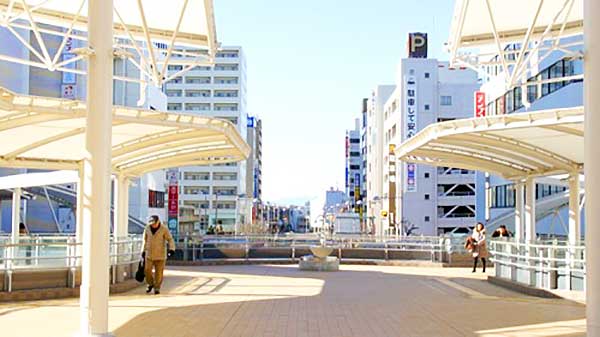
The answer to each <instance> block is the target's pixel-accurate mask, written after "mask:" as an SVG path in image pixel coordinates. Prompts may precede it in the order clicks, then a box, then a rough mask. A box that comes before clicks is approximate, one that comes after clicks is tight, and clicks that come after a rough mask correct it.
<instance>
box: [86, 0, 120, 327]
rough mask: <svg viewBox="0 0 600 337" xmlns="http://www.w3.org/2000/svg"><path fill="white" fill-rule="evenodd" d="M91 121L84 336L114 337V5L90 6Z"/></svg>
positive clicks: (106, 0) (97, 2) (107, 1)
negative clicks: (111, 293) (111, 235)
mask: <svg viewBox="0 0 600 337" xmlns="http://www.w3.org/2000/svg"><path fill="white" fill-rule="evenodd" d="M87 12H88V43H89V47H90V48H92V50H93V54H92V55H90V57H89V60H88V70H87V72H88V76H87V108H88V112H87V119H86V135H85V136H86V137H85V149H86V153H85V157H84V162H83V165H84V166H83V179H82V180H81V183H82V185H83V186H82V187H83V192H84V196H83V263H82V284H81V299H80V306H81V310H80V313H81V316H80V323H81V331H80V333H81V335H82V336H109V333H108V292H109V228H110V226H109V223H110V174H111V127H112V101H113V90H112V88H113V79H112V77H113V31H112V29H113V0H89V1H88V11H87Z"/></svg>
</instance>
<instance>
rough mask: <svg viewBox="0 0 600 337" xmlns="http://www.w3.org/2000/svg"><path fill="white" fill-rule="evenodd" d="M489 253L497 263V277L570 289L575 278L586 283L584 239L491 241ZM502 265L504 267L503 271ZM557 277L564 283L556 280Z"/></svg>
mask: <svg viewBox="0 0 600 337" xmlns="http://www.w3.org/2000/svg"><path fill="white" fill-rule="evenodd" d="M490 254H491V260H492V261H493V262H494V264H495V265H496V276H497V277H501V278H509V279H510V280H512V281H514V282H521V283H526V284H528V285H530V286H537V287H543V288H548V289H554V288H558V287H562V288H565V289H567V290H571V289H573V280H574V277H575V278H579V279H582V281H583V284H585V278H586V254H585V244H584V243H583V242H581V243H579V244H576V245H573V244H570V243H569V242H566V241H558V240H553V241H534V242H529V243H527V242H515V241H507V240H491V241H490ZM502 267H506V268H505V269H504V270H503V269H502ZM502 270H503V271H502ZM519 270H520V271H521V272H519ZM560 277H562V278H563V279H564V281H563V282H558V279H559V278H560Z"/></svg>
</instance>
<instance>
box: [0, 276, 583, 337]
mask: <svg viewBox="0 0 600 337" xmlns="http://www.w3.org/2000/svg"><path fill="white" fill-rule="evenodd" d="M340 268H341V271H340V272H333V273H318V272H301V271H299V270H298V269H297V267H296V266H292V265H252V266H203V267H198V266H194V267H192V266H188V267H185V266H172V267H170V268H169V270H168V272H167V276H166V278H165V284H164V286H163V289H162V291H163V294H161V295H160V296H154V295H146V294H145V293H144V290H143V289H142V288H137V289H135V290H132V291H130V292H127V293H125V294H122V295H115V296H112V297H111V302H110V328H111V329H112V331H113V333H114V334H115V335H116V336H117V337H126V336H131V337H163V336H164V337H167V336H168V337H177V336H190V337H192V336H194V337H225V336H231V337H234V336H240V337H241V336H244V337H303V336H306V337H313V336H314V337H350V336H361V337H362V336H365V337H366V336H369V337H370V336H373V337H378V336H385V337H392V336H415V337H421V336H423V337H424V336H436V337H437V336H449V337H453V336H484V337H492V336H493V337H496V336H585V319H584V315H585V313H584V307H583V306H581V305H577V304H574V303H573V302H569V301H563V300H559V299H540V298H534V297H529V296H524V295H520V294H517V293H514V292H512V291H508V290H504V289H501V288H497V287H496V286H495V285H491V284H488V283H486V282H483V281H482V280H484V279H485V276H484V275H483V274H481V273H477V274H471V273H470V271H469V270H467V269H447V268H425V267H397V266H363V265H343V266H340ZM77 325H78V303H77V301H75V300H72V299H71V300H54V301H38V302H20V303H8V304H1V305H0V331H1V332H2V334H1V335H2V336H69V337H70V336H73V335H74V333H75V331H76V329H77Z"/></svg>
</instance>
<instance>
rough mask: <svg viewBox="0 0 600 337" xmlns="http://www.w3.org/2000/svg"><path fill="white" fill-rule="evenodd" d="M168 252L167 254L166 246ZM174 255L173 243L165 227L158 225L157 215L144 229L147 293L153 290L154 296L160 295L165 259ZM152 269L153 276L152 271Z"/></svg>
mask: <svg viewBox="0 0 600 337" xmlns="http://www.w3.org/2000/svg"><path fill="white" fill-rule="evenodd" d="M167 244H168V246H169V250H168V252H167V247H166V245H167ZM174 253H175V241H174V240H173V237H172V236H171V232H169V229H168V228H167V227H166V226H163V225H162V224H161V223H160V219H159V218H158V216H157V215H153V216H151V217H150V219H149V220H148V226H146V229H144V247H143V251H142V258H143V259H144V262H145V267H144V273H145V274H146V283H147V284H148V288H147V289H146V292H147V293H150V292H151V291H152V289H154V294H157V295H158V294H160V286H161V285H162V282H163V272H164V270H165V262H166V260H167V257H170V256H171V255H173V254H174ZM153 268H154V271H155V273H154V275H153V274H152V269H153Z"/></svg>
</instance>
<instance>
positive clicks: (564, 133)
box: [396, 107, 583, 180]
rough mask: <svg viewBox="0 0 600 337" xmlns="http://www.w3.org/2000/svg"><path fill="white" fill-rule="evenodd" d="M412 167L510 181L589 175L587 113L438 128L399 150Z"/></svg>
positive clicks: (478, 121)
mask: <svg viewBox="0 0 600 337" xmlns="http://www.w3.org/2000/svg"><path fill="white" fill-rule="evenodd" d="M396 156H397V157H398V158H399V159H400V160H402V161H406V162H412V163H420V164H427V165H433V166H445V167H458V168H464V169H470V170H477V171H486V172H490V173H492V174H497V175H500V176H503V177H504V178H507V179H512V180H516V179H523V178H526V177H528V176H542V175H552V174H560V173H572V172H579V171H581V170H582V169H583V107H576V108H570V109H556V110H543V111H536V112H527V113H518V114H509V115H499V116H488V117H481V118H470V119H460V120H455V121H449V122H442V123H437V124H432V125H429V126H428V127H426V128H425V129H423V130H422V131H421V132H419V133H418V134H416V135H415V136H414V137H412V138H410V139H409V140H407V141H406V142H404V143H403V144H402V145H401V146H399V147H397V149H396Z"/></svg>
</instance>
